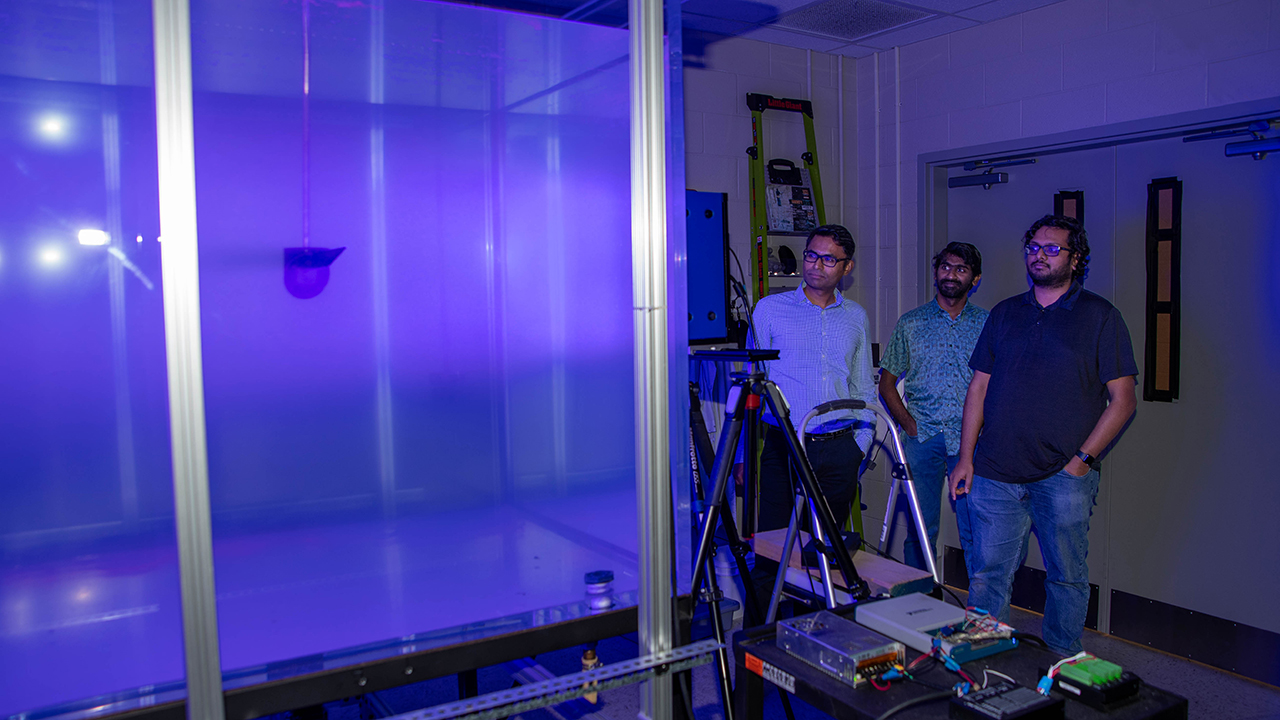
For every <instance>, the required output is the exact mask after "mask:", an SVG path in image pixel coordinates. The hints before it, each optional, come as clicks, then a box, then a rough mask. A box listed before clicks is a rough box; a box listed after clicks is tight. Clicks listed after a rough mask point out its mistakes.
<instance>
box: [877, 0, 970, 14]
mask: <svg viewBox="0 0 1280 720" xmlns="http://www.w3.org/2000/svg"><path fill="white" fill-rule="evenodd" d="M889 1H890V2H893V3H895V4H897V5H903V6H905V7H915V8H920V9H922V10H929V11H932V12H936V13H954V12H960V11H961V10H967V9H969V8H971V7H973V6H974V5H981V4H982V3H984V2H987V0H889Z"/></svg>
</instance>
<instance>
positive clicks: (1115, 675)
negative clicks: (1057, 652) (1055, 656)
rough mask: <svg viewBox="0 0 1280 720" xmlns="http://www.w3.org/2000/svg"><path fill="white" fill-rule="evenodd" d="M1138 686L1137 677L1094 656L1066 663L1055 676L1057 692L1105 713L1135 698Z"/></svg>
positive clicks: (1139, 685)
mask: <svg viewBox="0 0 1280 720" xmlns="http://www.w3.org/2000/svg"><path fill="white" fill-rule="evenodd" d="M1141 686H1142V681H1141V680H1140V679H1138V676H1137V675H1134V674H1133V673H1131V672H1127V671H1126V670H1125V669H1124V668H1122V667H1120V666H1119V665H1116V664H1115V663H1112V662H1107V661H1106V660H1100V659H1098V658H1095V657H1088V658H1083V659H1080V660H1077V661H1075V662H1071V663H1067V664H1065V665H1063V666H1062V667H1060V668H1058V672H1057V675H1056V676H1055V677H1054V687H1056V688H1057V689H1058V690H1059V691H1061V692H1063V693H1065V694H1066V695H1068V696H1070V697H1073V698H1075V699H1076V700H1079V701H1080V702H1082V703H1084V704H1086V705H1088V706H1090V707H1092V708H1094V709H1096V710H1102V711H1104V712H1107V711H1110V710H1112V709H1113V708H1115V707H1117V706H1119V705H1123V704H1125V703H1127V702H1129V701H1130V700H1133V699H1134V698H1136V697H1137V696H1138V690H1139V689H1140V688H1141Z"/></svg>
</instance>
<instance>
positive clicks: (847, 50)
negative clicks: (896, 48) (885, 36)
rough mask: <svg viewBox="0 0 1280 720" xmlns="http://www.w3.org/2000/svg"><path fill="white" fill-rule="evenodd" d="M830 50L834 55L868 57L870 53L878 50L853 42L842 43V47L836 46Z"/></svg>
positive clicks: (872, 53)
mask: <svg viewBox="0 0 1280 720" xmlns="http://www.w3.org/2000/svg"><path fill="white" fill-rule="evenodd" d="M831 52H832V53H833V54H835V55H843V56H845V57H851V58H863V57H868V56H870V55H874V54H875V53H876V52H878V51H877V50H876V49H875V48H872V47H865V46H863V45H858V44H856V43H855V44H851V45H844V46H842V47H838V48H836V49H835V50H832V51H831Z"/></svg>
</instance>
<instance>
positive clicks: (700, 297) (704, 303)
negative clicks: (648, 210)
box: [685, 190, 732, 345]
mask: <svg viewBox="0 0 1280 720" xmlns="http://www.w3.org/2000/svg"><path fill="white" fill-rule="evenodd" d="M727 204H728V195H726V194H724V193H712V192H698V191H697V190H686V191H685V208H686V215H685V219H686V233H687V238H688V239H687V242H688V253H689V265H688V276H689V344H690V345H700V344H706V343H722V342H728V340H729V327H730V321H731V319H732V318H731V317H730V315H729V283H728V277H729V221H728V219H727V217H726V207H727Z"/></svg>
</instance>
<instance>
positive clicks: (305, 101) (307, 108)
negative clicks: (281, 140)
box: [302, 0, 311, 247]
mask: <svg viewBox="0 0 1280 720" xmlns="http://www.w3.org/2000/svg"><path fill="white" fill-rule="evenodd" d="M302 247H311V0H302Z"/></svg>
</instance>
